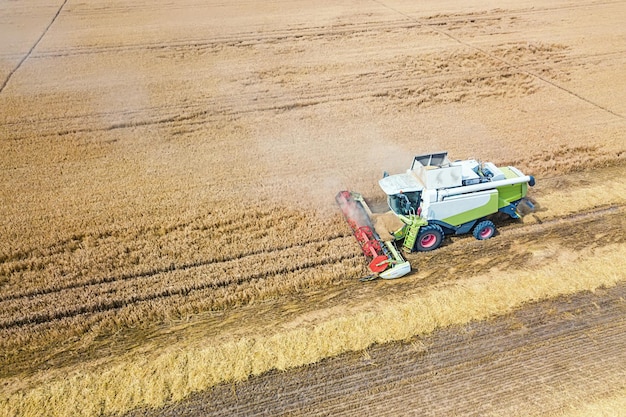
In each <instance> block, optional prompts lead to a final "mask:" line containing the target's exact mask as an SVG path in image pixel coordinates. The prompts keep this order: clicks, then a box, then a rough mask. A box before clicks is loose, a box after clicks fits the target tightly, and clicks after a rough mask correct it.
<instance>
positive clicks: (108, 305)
mask: <svg viewBox="0 0 626 417" xmlns="http://www.w3.org/2000/svg"><path fill="white" fill-rule="evenodd" d="M620 210H623V206H611V207H604V208H600V209H596V210H591V211H588V212H584V213H577V214H574V215H569V216H565V217H561V218H553V219H549V220H546V221H543V222H542V223H537V224H531V225H520V226H515V227H513V228H506V229H505V230H504V231H503V234H506V235H508V236H510V237H511V238H517V240H519V239H520V237H529V238H531V239H532V237H533V236H534V235H536V234H538V233H543V234H546V233H553V232H554V231H555V230H557V233H555V234H554V237H553V238H551V239H550V241H559V240H560V239H561V237H562V234H560V233H558V229H563V230H569V234H570V235H572V234H574V233H576V232H577V230H579V229H580V227H581V226H580V224H582V225H583V226H582V227H585V226H584V225H585V224H586V223H585V222H594V221H598V220H600V221H601V220H602V218H603V217H605V216H607V215H613V216H620V213H619V211H620ZM574 225H576V226H577V227H574ZM505 238H506V237H505ZM323 241H324V242H326V241H328V242H331V243H332V242H333V241H351V238H350V237H346V236H345V235H342V234H339V235H336V236H335V237H333V238H332V239H316V240H315V241H312V242H306V243H300V244H297V245H291V246H290V247H289V248H286V249H285V248H280V249H273V250H271V251H269V252H268V251H266V250H260V251H255V253H251V254H246V255H244V256H233V257H232V258H230V259H228V260H223V261H220V262H205V261H198V262H195V263H189V264H182V265H178V266H176V265H174V266H170V267H164V268H159V269H152V270H150V271H146V272H145V273H139V274H132V275H128V276H126V275H121V276H109V277H104V278H100V279H94V280H92V281H87V282H77V283H70V284H68V285H64V286H60V287H58V288H57V287H49V288H47V289H43V290H41V291H28V292H24V293H21V294H15V295H13V296H9V297H5V298H4V299H3V300H1V301H0V307H2V305H3V304H4V308H2V310H4V311H5V314H4V316H5V318H4V320H2V321H0V329H9V328H15V327H20V326H29V325H33V324H41V323H46V322H50V321H55V320H60V319H65V318H70V317H77V316H83V315H86V314H95V313H102V312H106V311H111V310H116V309H120V308H122V307H124V306H127V305H132V304H136V303H141V302H145V301H151V300H158V299H165V298H168V297H173V296H180V295H183V296H186V295H189V294H191V293H194V292H198V291H204V290H207V289H219V288H224V287H231V286H232V287H233V288H235V287H237V286H239V285H242V284H244V283H248V282H251V281H255V280H262V279H267V278H269V277H272V276H280V275H284V274H287V273H290V272H294V271H301V270H304V269H315V268H318V267H320V266H322V265H327V264H333V263H334V264H338V263H340V262H342V261H344V260H348V259H355V258H359V257H360V254H356V255H355V253H354V252H344V253H340V254H336V255H334V256H330V257H325V258H324V259H314V260H305V261H302V262H297V261H296V262H294V263H293V264H291V265H289V266H286V267H285V266H282V267H281V266H279V267H277V268H274V269H272V268H270V270H262V271H260V272H256V273H253V274H246V275H240V276H232V277H224V279H223V280H220V279H217V280H207V281H200V282H197V283H196V282H194V283H190V282H181V283H178V284H176V285H170V284H169V282H168V280H167V279H165V278H164V279H159V276H160V275H165V274H168V273H170V272H176V271H179V272H185V271H189V270H193V269H195V268H200V267H205V266H218V265H219V264H228V263H233V262H241V261H242V260H245V259H246V258H252V257H255V256H259V255H262V256H265V255H270V256H272V255H271V254H276V255H274V256H280V255H278V254H280V253H282V252H284V251H285V250H288V249H293V248H302V249H303V250H304V252H303V253H307V252H309V250H307V247H308V246H310V245H315V244H316V243H321V242H323ZM510 241H511V239H507V240H506V241H503V240H502V239H493V240H490V241H486V242H479V243H481V247H480V248H476V250H478V252H476V250H473V249H472V248H471V246H476V243H475V242H473V241H472V243H470V247H469V248H468V247H467V245H466V246H465V247H463V248H460V247H458V246H454V245H448V246H444V247H443V248H441V249H439V250H438V251H436V253H433V254H419V255H420V256H419V262H420V265H419V267H418V268H417V270H422V269H426V270H432V271H438V270H439V267H438V266H437V265H444V264H446V265H449V264H450V261H449V260H450V259H459V262H461V261H460V259H462V258H463V257H464V256H465V257H468V256H469V257H477V258H481V254H482V255H483V256H484V255H485V254H487V253H491V252H492V251H493V250H494V249H489V248H485V247H484V246H494V245H495V246H497V247H498V249H497V251H499V252H504V253H505V254H506V252H507V251H504V250H503V248H502V247H501V246H503V245H504V246H507V248H508V246H509V245H510V244H511V243H510ZM509 252H510V251H509ZM412 256H414V255H412ZM506 256H510V254H507V255H506ZM524 259H525V258H523V257H520V258H519V260H520V261H522V262H523V261H524ZM252 261H254V259H253V260H252ZM414 262H415V261H413V263H414ZM474 262H476V260H474ZM500 262H501V260H499V259H496V258H494V260H493V262H490V263H488V264H487V265H485V264H484V263H480V265H478V266H477V267H476V268H475V270H474V271H472V270H471V268H469V269H468V268H466V269H465V270H464V271H465V273H479V272H480V270H484V268H489V265H490V264H492V263H500ZM413 266H414V268H415V266H416V265H413ZM471 266H472V263H469V267H471ZM151 278H156V281H155V285H156V288H155V289H154V290H150V291H148V292H147V293H145V294H136V293H134V292H133V291H132V286H131V287H130V289H131V291H129V292H124V291H122V293H121V294H117V291H116V292H112V291H113V289H114V288H116V286H115V284H117V283H125V282H130V281H132V282H133V283H134V282H135V281H136V282H141V281H143V280H146V279H151ZM433 279H434V280H435V281H437V282H440V281H441V280H442V279H444V280H448V279H454V274H452V276H451V277H442V276H440V274H432V277H430V278H427V279H425V280H423V281H421V282H422V284H429V283H434V282H431V281H432V280H433ZM133 285H136V284H133ZM104 286H107V287H104ZM109 286H110V289H109ZM399 288H400V286H399V287H398V288H396V289H395V291H398V290H399ZM93 289H95V290H96V292H95V293H93ZM74 290H75V291H78V293H77V294H74V295H70V294H69V293H68V294H67V295H65V294H64V293H66V292H68V291H74ZM98 291H102V292H103V294H104V297H103V298H98V299H95V298H96V294H97V293H98ZM81 293H85V294H87V295H86V296H81V295H80V294H81ZM61 294H64V295H65V296H64V297H63V298H65V299H71V300H72V301H73V302H74V303H77V304H78V305H76V304H72V305H71V306H67V307H66V308H64V309H62V310H61V311H46V309H47V307H46V306H48V305H54V306H57V307H58V305H57V304H56V303H54V302H52V301H53V300H54V299H55V298H56V297H60V296H61ZM107 294H115V295H114V296H107ZM49 297H51V298H50V299H51V302H47V303H46V302H42V300H44V299H46V298H49ZM81 299H85V301H82V303H83V304H80V302H77V300H81ZM24 303H26V304H32V305H33V306H36V305H40V307H39V308H40V309H42V307H41V305H43V309H42V311H39V312H36V311H34V310H37V308H35V307H33V308H29V309H26V311H28V312H29V314H27V315H20V316H19V317H18V316H14V315H12V314H9V315H8V316H7V314H6V312H7V308H8V309H9V310H8V311H11V310H18V311H21V309H20V308H19V307H21V306H22V304H24ZM12 305H13V306H18V307H13V308H11V307H10V306H12ZM0 316H1V315H0Z"/></svg>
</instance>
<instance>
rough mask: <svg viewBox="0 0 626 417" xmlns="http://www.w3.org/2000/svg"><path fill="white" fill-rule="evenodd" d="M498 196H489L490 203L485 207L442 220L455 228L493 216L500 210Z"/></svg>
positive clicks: (496, 194)
mask: <svg viewBox="0 0 626 417" xmlns="http://www.w3.org/2000/svg"><path fill="white" fill-rule="evenodd" d="M498 195H499V193H493V194H491V195H490V196H489V201H488V202H487V203H486V204H485V205H482V206H480V207H476V208H473V209H471V210H468V211H464V212H463V213H459V214H456V215H454V216H450V217H447V218H445V219H441V220H442V221H444V222H446V223H448V224H451V225H453V226H459V225H461V224H463V223H467V222H471V221H472V220H476V219H480V218H481V217H485V216H488V215H490V214H493V213H495V212H497V211H498V208H499V207H498V201H499V198H498Z"/></svg>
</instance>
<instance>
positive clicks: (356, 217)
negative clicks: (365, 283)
mask: <svg viewBox="0 0 626 417" xmlns="http://www.w3.org/2000/svg"><path fill="white" fill-rule="evenodd" d="M335 200H336V201H337V204H338V205H339V207H340V208H341V211H342V212H343V215H344V217H345V218H346V220H347V222H348V225H349V226H350V228H351V229H352V233H353V234H354V237H356V240H357V242H359V245H360V246H361V249H362V250H363V255H365V257H366V258H367V260H368V267H369V269H370V271H371V272H372V275H370V276H369V277H366V278H364V280H368V279H373V278H376V277H381V278H385V279H392V278H399V277H401V276H404V275H406V274H408V273H409V272H411V265H410V264H409V262H407V261H405V260H404V258H402V255H400V252H398V250H397V249H396V247H395V245H394V243H393V242H385V241H383V240H382V239H381V238H380V236H379V235H378V233H376V230H375V229H374V226H373V225H372V222H371V219H370V216H371V214H372V212H371V211H370V209H369V207H368V206H367V204H366V203H365V201H364V200H363V197H361V194H358V193H353V192H350V191H340V192H339V193H338V194H337V196H336V197H335Z"/></svg>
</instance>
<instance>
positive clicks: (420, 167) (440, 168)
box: [411, 152, 463, 190]
mask: <svg viewBox="0 0 626 417" xmlns="http://www.w3.org/2000/svg"><path fill="white" fill-rule="evenodd" d="M411 171H412V172H413V173H414V175H415V176H416V177H417V178H418V179H419V181H420V182H421V183H422V184H424V188H426V189H428V190H438V189H441V188H452V187H460V186H461V185H463V184H462V180H463V168H462V166H461V165H460V164H453V163H451V162H450V160H449V159H448V153H447V152H439V153H432V154H425V155H418V156H416V157H415V158H414V159H413V165H411Z"/></svg>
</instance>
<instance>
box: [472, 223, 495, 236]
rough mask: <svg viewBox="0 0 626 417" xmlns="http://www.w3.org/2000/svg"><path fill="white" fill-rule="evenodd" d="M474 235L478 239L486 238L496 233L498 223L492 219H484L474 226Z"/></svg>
mask: <svg viewBox="0 0 626 417" xmlns="http://www.w3.org/2000/svg"><path fill="white" fill-rule="evenodd" d="M473 234H474V237H475V238H476V239H478V240H486V239H489V238H491V237H493V235H495V234H496V225H495V224H493V222H492V221H491V220H483V221H482V222H480V223H478V224H477V225H476V227H474V231H473Z"/></svg>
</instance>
